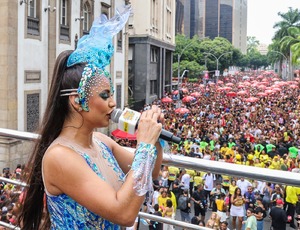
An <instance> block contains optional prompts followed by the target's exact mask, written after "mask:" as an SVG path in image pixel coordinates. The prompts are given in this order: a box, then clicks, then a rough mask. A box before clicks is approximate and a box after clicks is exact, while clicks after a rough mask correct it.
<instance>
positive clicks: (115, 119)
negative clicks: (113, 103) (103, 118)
mask: <svg viewBox="0 0 300 230" xmlns="http://www.w3.org/2000/svg"><path fill="white" fill-rule="evenodd" d="M122 113H123V111H122V110H121V109H114V110H113V111H112V113H111V115H110V119H111V120H112V121H113V122H115V123H118V122H119V118H120V116H121V114H122Z"/></svg>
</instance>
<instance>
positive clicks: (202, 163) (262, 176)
mask: <svg viewBox="0 0 300 230" xmlns="http://www.w3.org/2000/svg"><path fill="white" fill-rule="evenodd" d="M0 136H2V137H7V138H15V139H21V140H31V141H33V140H36V139H37V138H39V135H37V134H34V133H28V132H21V131H16V130H11V129H3V128H0ZM126 149H129V150H131V151H133V150H134V149H132V148H126ZM163 164H164V165H169V166H170V165H172V166H177V167H180V168H187V169H195V170H199V171H210V172H212V173H216V174H222V175H234V176H237V177H245V178H250V179H256V180H260V181H268V182H272V183H279V184H285V185H292V186H300V176H299V173H293V172H287V171H280V170H272V169H266V168H258V167H253V166H245V165H236V164H234V165H233V164H229V163H225V162H219V161H210V160H203V159H195V158H191V157H184V156H175V155H171V154H168V153H165V154H164V156H163ZM0 181H5V182H7V183H11V184H16V185H21V186H26V184H24V183H21V182H17V181H15V180H9V179H7V178H3V177H0ZM139 216H140V217H142V218H144V219H150V220H154V221H158V222H161V223H166V224H171V225H174V226H178V227H182V228H188V229H202V230H204V229H208V228H205V227H200V226H197V225H192V224H188V223H185V222H181V221H177V220H172V219H167V218H164V217H158V216H155V215H151V214H148V213H145V212H140V213H139ZM0 226H5V227H7V228H10V229H18V228H15V226H13V225H10V224H7V223H5V222H1V221H0Z"/></svg>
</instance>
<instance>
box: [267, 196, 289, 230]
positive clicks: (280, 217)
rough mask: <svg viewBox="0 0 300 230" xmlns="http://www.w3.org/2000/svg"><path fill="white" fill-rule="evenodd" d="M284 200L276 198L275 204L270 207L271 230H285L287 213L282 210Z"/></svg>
mask: <svg viewBox="0 0 300 230" xmlns="http://www.w3.org/2000/svg"><path fill="white" fill-rule="evenodd" d="M283 205H284V202H283V200H282V199H277V200H276V206H275V207H272V208H271V211H270V217H271V221H272V222H271V226H272V228H273V230H286V222H287V215H286V212H285V211H284V210H283Z"/></svg>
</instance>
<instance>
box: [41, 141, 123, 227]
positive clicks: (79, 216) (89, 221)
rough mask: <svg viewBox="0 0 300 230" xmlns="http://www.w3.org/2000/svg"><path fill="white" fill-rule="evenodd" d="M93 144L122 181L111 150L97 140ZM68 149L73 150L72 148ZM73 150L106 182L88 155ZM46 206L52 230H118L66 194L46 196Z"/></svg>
mask: <svg viewBox="0 0 300 230" xmlns="http://www.w3.org/2000/svg"><path fill="white" fill-rule="evenodd" d="M94 140H95V139H94ZM95 142H96V143H97V144H98V146H99V147H100V149H101V152H102V153H101V154H102V157H103V158H104V159H106V160H107V162H108V165H109V167H112V168H113V171H114V172H115V173H116V174H117V177H118V178H119V180H120V181H124V178H125V175H124V173H123V171H122V170H121V168H120V167H119V165H118V163H117V161H116V159H115V157H114V156H113V154H112V152H111V150H110V149H109V148H108V147H107V146H106V145H105V144H104V143H102V142H100V141H98V140H95ZM69 147H71V148H73V149H74V147H73V146H69ZM74 150H75V151H77V152H78V153H79V154H80V155H81V156H82V157H83V158H84V159H85V161H86V163H87V164H88V165H89V166H90V167H91V168H92V170H93V171H94V172H95V173H96V174H97V175H98V176H99V177H100V178H101V179H103V180H106V178H104V176H103V175H102V173H101V172H100V170H99V168H98V167H97V165H96V164H95V163H94V162H93V161H92V160H91V158H90V157H89V155H88V154H86V153H83V152H81V151H79V150H78V149H76V148H75V149H74ZM47 205H48V210H49V213H50V219H51V229H52V230H61V229H66V230H77V229H78V230H90V229H103V230H104V229H105V230H106V229H107V230H117V229H120V226H119V225H116V224H114V223H112V222H110V221H108V220H105V219H103V218H102V217H101V216H98V215H96V214H95V213H93V212H91V211H89V210H87V209H86V208H85V207H83V206H82V205H80V204H78V203H77V202H76V201H75V200H73V199H72V198H70V197H69V196H67V195H66V194H61V195H58V196H52V195H50V194H47Z"/></svg>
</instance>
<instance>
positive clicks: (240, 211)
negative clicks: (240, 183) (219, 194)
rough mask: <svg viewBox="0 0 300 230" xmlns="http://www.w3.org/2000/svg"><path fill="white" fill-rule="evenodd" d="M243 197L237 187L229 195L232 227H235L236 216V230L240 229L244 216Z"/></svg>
mask: <svg viewBox="0 0 300 230" xmlns="http://www.w3.org/2000/svg"><path fill="white" fill-rule="evenodd" d="M244 203H245V198H244V197H243V196H242V193H241V189H240V188H239V187H237V188H236V189H235V191H234V194H233V195H232V196H231V207H230V216H231V217H232V227H233V229H236V218H238V228H237V229H238V230H241V229H242V222H243V217H244Z"/></svg>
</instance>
